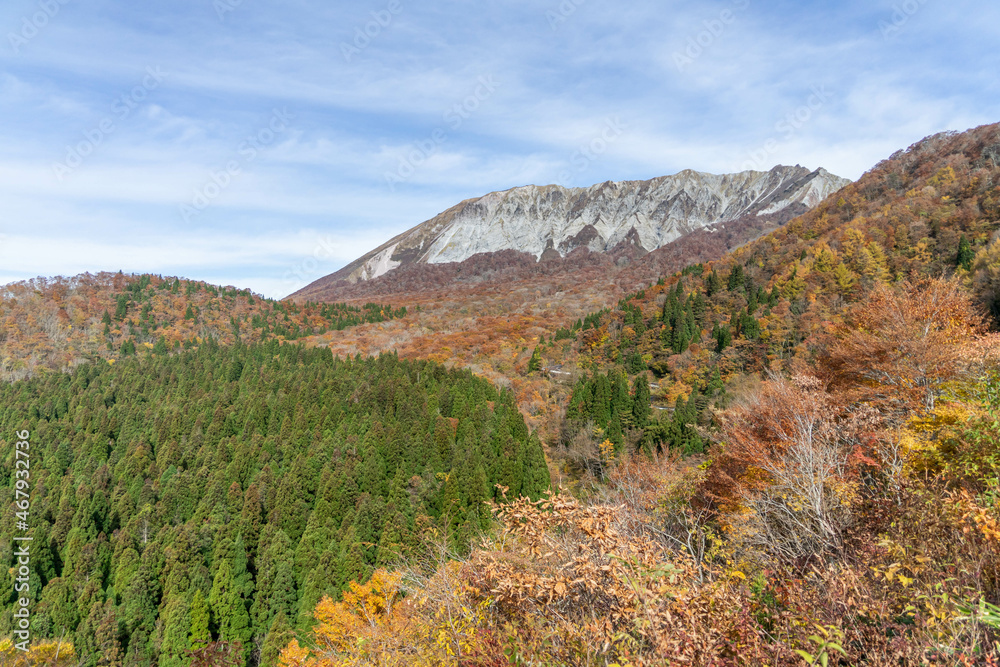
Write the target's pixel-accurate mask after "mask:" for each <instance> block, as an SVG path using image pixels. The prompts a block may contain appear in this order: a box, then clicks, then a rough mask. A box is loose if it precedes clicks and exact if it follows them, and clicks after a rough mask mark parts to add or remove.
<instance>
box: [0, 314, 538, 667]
mask: <svg viewBox="0 0 1000 667" xmlns="http://www.w3.org/2000/svg"><path fill="white" fill-rule="evenodd" d="M240 298H241V299H242V300H246V299H247V297H246V296H245V295H243V296H241V297H240ZM22 429H28V430H30V433H31V435H30V446H31V449H30V452H31V459H30V460H31V467H30V472H31V477H30V480H31V488H32V490H33V491H32V494H31V509H30V518H29V523H30V525H31V527H32V531H31V533H30V534H31V536H32V537H33V538H34V541H33V542H32V546H31V550H32V560H31V563H32V572H31V582H30V583H31V589H30V596H31V600H32V602H33V604H34V606H33V612H32V630H33V638H34V639H35V640H36V641H40V640H43V639H46V638H52V639H59V638H62V639H63V640H69V641H72V643H73V644H75V651H76V655H78V656H80V658H81V660H82V663H81V664H84V665H98V664H100V665H163V666H167V665H170V666H173V665H178V666H179V665H187V664H189V663H190V659H189V658H188V653H187V652H188V651H190V650H200V649H205V648H206V647H207V646H208V645H209V644H210V643H212V642H215V641H219V642H221V643H222V644H223V645H227V646H228V647H229V648H230V650H233V651H234V653H235V655H237V656H239V657H240V660H241V663H242V664H250V665H254V664H258V663H260V664H266V665H274V664H276V663H275V659H276V655H277V650H278V648H280V647H281V646H283V645H284V644H286V643H287V642H288V640H289V639H290V637H291V636H292V635H291V634H290V632H291V631H292V630H293V629H299V630H305V629H307V628H309V627H310V626H311V623H312V618H311V612H312V609H313V607H314V606H315V605H316V603H317V602H318V601H319V600H320V599H321V597H322V596H324V595H333V596H338V595H339V593H340V591H341V590H342V589H343V588H344V587H345V586H346V585H347V583H348V582H351V581H363V580H365V579H367V578H368V576H369V575H370V573H371V572H372V571H373V569H374V568H376V567H379V566H386V565H389V564H391V563H394V562H397V561H398V560H399V559H400V558H402V557H407V556H409V557H415V556H417V555H419V553H421V549H422V548H423V547H424V545H425V544H426V543H427V540H429V539H431V538H432V537H433V535H435V534H436V535H439V536H440V540H441V542H442V543H444V544H450V545H451V546H453V547H454V548H456V549H459V550H461V548H462V545H464V544H466V543H467V542H468V540H469V538H470V537H471V536H473V535H475V534H477V533H478V532H479V531H480V530H481V529H482V528H484V527H486V525H487V521H488V515H489V512H488V509H487V507H486V506H485V505H484V504H483V501H485V500H490V499H493V498H495V497H497V494H498V493H499V491H498V490H497V488H496V486H495V485H497V484H502V485H503V486H504V487H507V489H508V490H509V493H511V494H513V495H515V496H517V495H522V494H523V495H526V496H528V497H532V498H538V497H539V495H540V494H541V492H542V491H543V490H545V489H546V488H547V487H548V484H549V480H548V470H547V468H546V463H545V459H544V455H543V453H542V448H541V445H540V443H539V442H538V440H537V438H535V437H533V436H531V435H530V434H529V433H528V429H527V428H526V426H525V423H524V420H523V419H522V418H521V416H520V414H519V413H518V411H517V408H516V406H515V405H514V402H513V399H512V397H511V395H510V394H509V393H507V392H499V391H498V390H497V389H495V388H494V387H493V386H492V385H490V384H489V383H487V382H485V381H483V380H481V379H478V378H475V377H474V376H472V375H471V374H470V373H468V372H460V371H447V370H445V369H444V368H443V367H442V366H440V365H437V364H434V363H431V362H404V361H399V360H398V359H397V358H396V357H395V356H393V355H384V356H382V357H380V358H369V359H365V360H361V359H356V360H346V361H344V360H340V359H337V358H335V357H334V356H333V355H332V354H331V353H330V352H329V351H328V350H321V349H312V350H307V349H305V348H303V347H300V346H294V345H290V344H284V345H281V344H279V343H278V342H276V341H271V342H267V343H260V344H254V345H244V344H242V343H240V342H236V343H235V344H234V345H231V346H227V347H223V346H219V345H218V344H217V343H216V342H215V341H214V340H213V339H211V338H209V339H207V340H206V341H205V342H204V343H202V344H201V345H200V346H199V347H198V349H197V350H189V351H181V352H177V353H169V352H168V351H167V350H160V351H157V350H155V349H154V350H152V351H140V352H139V353H138V354H137V355H135V356H134V357H129V358H121V359H119V361H118V362H117V363H116V364H113V365H112V364H109V363H107V362H104V361H95V362H94V363H90V364H85V365H82V366H80V367H79V368H77V369H76V370H75V371H74V372H73V373H72V374H64V373H50V374H45V375H42V376H40V377H36V378H34V379H31V380H23V381H20V382H17V383H14V384H4V385H2V386H0V433H2V434H3V437H2V439H0V442H2V444H3V446H4V447H3V452H4V454H3V459H4V462H3V465H2V466H0V505H2V506H3V507H6V508H11V507H13V503H14V477H13V476H14V474H15V473H14V470H15V465H14V460H13V459H14V455H15V451H14V447H13V444H12V441H11V438H12V437H14V436H13V434H14V433H15V432H16V431H21V430H22ZM13 530H14V527H13V525H12V524H11V522H8V521H4V522H3V524H2V527H0V562H2V563H4V564H5V566H4V567H3V568H0V591H3V593H2V595H3V598H2V602H3V604H2V605H0V609H2V612H0V637H3V636H7V635H9V633H10V631H11V628H12V613H13V606H12V605H11V604H10V602H11V600H10V596H11V595H12V592H13V582H12V579H11V576H12V575H10V574H8V567H9V565H7V564H10V563H12V562H14V561H13V560H12V559H13V549H14V546H13V545H14V543H13V542H12V539H11V538H12V536H13V534H14V532H13ZM213 646H217V644H213ZM233 647H236V648H233ZM2 651H3V647H2V646H0V653H2ZM64 655H65V654H64ZM262 656H263V657H262Z"/></svg>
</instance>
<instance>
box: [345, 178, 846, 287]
mask: <svg viewBox="0 0 1000 667" xmlns="http://www.w3.org/2000/svg"><path fill="white" fill-rule="evenodd" d="M848 183H850V181H849V180H847V179H844V178H840V177H839V176H834V175H833V174H831V173H829V172H827V171H826V170H825V169H817V170H816V171H812V172H811V171H809V170H808V169H805V168H804V167H800V166H795V167H783V166H778V167H775V168H774V169H772V170H771V171H767V172H759V171H744V172H741V173H738V174H724V175H715V174H705V173H701V172H696V171H690V170H686V171H682V172H680V173H678V174H675V175H673V176H662V177H660V178H654V179H652V180H649V181H622V182H610V181H609V182H607V183H602V184H599V185H594V186H591V187H589V188H563V187H559V186H556V185H548V186H535V185H528V186H524V187H518V188H513V189H511V190H505V191H503V192H493V193H490V194H488V195H486V196H484V197H480V198H478V199H470V200H467V201H464V202H462V203H460V204H458V205H457V206H454V207H452V208H450V209H448V210H447V211H445V212H444V213H441V214H440V215H438V216H436V217H434V218H432V219H430V220H428V221H426V222H424V223H422V224H420V225H417V226H416V227H414V228H413V229H411V230H409V231H407V232H404V233H403V234H400V235H399V236H397V237H396V238H394V239H391V240H390V241H388V242H387V243H385V244H383V245H381V246H379V247H378V248H376V249H375V250H372V251H371V252H369V253H368V254H366V255H364V256H363V257H361V258H359V259H357V260H355V261H354V262H352V263H351V264H349V265H348V266H346V267H344V268H343V269H341V270H340V271H338V272H337V273H335V274H333V275H332V276H329V277H328V279H332V280H346V281H348V282H350V283H357V282H359V281H363V280H371V279H374V278H377V277H379V276H382V275H385V274H386V273H388V272H390V271H393V270H395V269H397V268H399V267H401V266H405V265H408V264H413V263H425V264H444V263H448V262H461V261H464V260H466V259H468V258H470V257H472V256H473V255H476V254H479V253H489V252H498V251H501V250H518V251H521V252H527V253H530V254H533V255H534V256H535V257H536V258H538V259H545V258H549V257H551V258H554V257H555V256H557V255H558V256H563V257H564V256H566V255H567V254H568V253H569V252H571V251H572V250H574V249H576V248H578V247H581V246H586V247H588V248H589V249H590V250H591V251H592V252H609V251H610V250H612V249H613V248H615V247H618V246H620V245H621V244H623V243H631V244H632V245H634V246H638V247H641V248H642V249H643V250H646V251H653V250H656V249H658V248H661V247H663V246H665V245H667V244H668V243H671V242H672V241H675V240H677V239H678V238H680V237H682V236H684V235H686V234H689V233H691V232H693V231H695V230H698V229H703V228H710V227H712V226H713V225H716V224H719V223H725V222H727V221H730V220H735V219H737V218H740V217H743V216H747V215H766V214H772V213H777V212H779V211H782V210H783V209H785V208H787V207H789V206H792V205H796V204H798V205H800V207H801V206H804V207H805V208H813V207H814V206H816V205H817V204H819V202H821V201H822V200H824V199H825V198H826V197H827V196H829V195H830V194H832V193H833V192H836V191H837V190H839V189H840V188H842V187H844V186H845V185H847V184H848Z"/></svg>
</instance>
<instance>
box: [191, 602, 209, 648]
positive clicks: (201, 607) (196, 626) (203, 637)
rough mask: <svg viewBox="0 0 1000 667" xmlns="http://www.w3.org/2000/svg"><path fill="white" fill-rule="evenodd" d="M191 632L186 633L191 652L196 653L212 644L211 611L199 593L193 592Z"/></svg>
mask: <svg viewBox="0 0 1000 667" xmlns="http://www.w3.org/2000/svg"><path fill="white" fill-rule="evenodd" d="M190 616H191V630H190V632H189V633H188V646H189V647H190V649H191V650H192V651H198V650H201V649H203V648H205V647H206V646H208V645H209V644H210V643H211V642H212V633H211V631H210V627H211V619H212V615H211V610H210V608H209V606H208V602H207V601H206V600H205V596H204V595H202V594H201V591H200V590H199V591H195V593H194V597H193V598H192V600H191V610H190Z"/></svg>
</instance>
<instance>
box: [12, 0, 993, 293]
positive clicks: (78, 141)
mask: <svg viewBox="0 0 1000 667" xmlns="http://www.w3.org/2000/svg"><path fill="white" fill-rule="evenodd" d="M998 45H1000V7H998V6H997V5H996V3H993V2H986V1H979V2H969V1H962V0H950V1H949V2H945V1H944V0H906V1H899V0H874V1H867V2H861V1H857V2H855V1H846V2H801V1H800V2H792V1H790V0H789V1H784V0H772V1H769V2H765V1H764V0H722V1H719V2H715V1H710V2H697V3H694V2H688V3H680V2H662V1H661V2H647V1H638V2H621V1H619V2H611V1H605V0H564V1H563V2H560V1H559V0H551V1H544V0H539V1H534V2H532V1H527V0H507V1H506V2H494V1H491V0H486V1H484V2H468V1H458V0H444V1H438V2H434V3H428V2H423V3H417V2H413V0H371V1H369V0H358V1H355V2H351V3H346V2H321V1H320V0H285V1H284V2H274V1H272V0H171V1H170V2H164V3H137V2H125V1H124V0H4V2H3V3H2V6H0V284H3V283H6V282H10V281H14V280H23V279H26V278H30V277H34V276H38V275H47V276H53V275H67V276H68V275H74V274H77V273H81V272H84V271H92V272H94V271H102V270H113V271H117V270H119V269H122V270H124V271H126V272H153V273H162V274H165V275H181V276H185V277H191V278H197V279H205V280H210V281H212V282H217V283H222V284H233V285H237V286H240V287H249V288H251V289H253V290H255V291H257V292H260V293H264V294H266V295H268V296H284V295H286V294H288V293H290V292H292V291H294V290H295V289H297V288H299V287H301V286H303V285H304V284H306V283H307V282H310V281H312V280H315V279H317V278H320V277H322V276H324V275H326V274H328V273H331V272H333V271H335V270H336V269H338V268H340V267H341V266H343V265H344V264H345V263H347V262H349V261H350V260H352V259H354V258H356V257H357V256H359V255H361V254H363V253H364V252H365V251H367V250H369V249H371V248H373V247H375V246H376V245H378V244H380V243H381V242H383V241H385V240H387V239H388V238H389V237H391V236H393V235H395V234H397V233H399V232H401V231H403V230H405V229H408V228H410V227H412V226H414V225H416V224H418V223H420V222H421V221H423V220H426V219H428V218H430V217H432V216H433V215H435V214H437V213H439V212H440V211H442V210H444V209H446V208H448V207H449V206H451V205H453V204H455V203H457V202H458V201H461V200H463V199H466V198H469V197H474V196H479V195H482V194H485V193H487V192H490V191H493V190H500V189H506V188H510V187H513V186H517V185H524V184H528V183H539V184H544V183H558V184H561V185H567V186H585V185H590V184H593V183H598V182H602V181H606V180H626V179H646V178H652V177H655V176H661V175H665V174H671V173H676V172H677V171H680V170H682V169H688V168H690V169H697V170H701V171H709V172H716V173H722V172H733V171H741V170H744V169H751V168H753V169H759V170H766V169H769V168H770V167H772V166H774V165H775V164H802V165H804V166H807V167H810V168H816V167H820V166H822V167H825V168H827V169H829V170H830V171H832V172H834V173H837V174H839V175H842V176H846V177H849V178H857V177H859V176H860V175H861V174H862V173H863V172H864V171H865V170H867V169H868V168H870V167H871V166H873V165H874V164H875V163H876V162H878V161H879V160H880V159H883V158H884V157H887V156H888V155H889V154H891V153H892V152H893V151H895V150H897V149H899V148H905V147H906V146H909V145H910V144H912V143H913V142H915V141H917V140H919V139H920V138H922V137H924V136H926V135H928V134H932V133H935V132H939V131H942V130H965V129H968V128H970V127H974V126H976V125H980V124H983V123H990V122H996V121H1000V82H998V81H1000V80H998V77H997V74H996V73H997V72H998V71H1000V48H998Z"/></svg>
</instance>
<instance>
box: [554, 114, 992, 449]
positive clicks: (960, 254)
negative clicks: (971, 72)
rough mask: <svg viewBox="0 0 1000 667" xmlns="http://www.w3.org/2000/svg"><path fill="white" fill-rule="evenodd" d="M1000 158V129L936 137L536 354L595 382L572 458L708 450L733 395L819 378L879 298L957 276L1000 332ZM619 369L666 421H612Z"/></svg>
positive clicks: (577, 394) (587, 390) (587, 383)
mask: <svg viewBox="0 0 1000 667" xmlns="http://www.w3.org/2000/svg"><path fill="white" fill-rule="evenodd" d="M998 159H1000V132H998V130H997V126H987V127H984V128H979V129H978V130H975V131H971V132H968V133H965V134H954V133H952V134H945V135H938V136H935V137H931V138H929V139H926V140H924V141H922V142H920V143H919V144H917V145H915V146H913V147H912V148H911V149H910V150H908V151H906V152H900V153H897V154H896V155H894V156H893V157H892V158H890V159H889V160H886V161H885V162H883V163H881V164H879V165H878V166H877V167H875V168H874V169H873V170H872V171H871V172H869V173H868V174H866V175H865V176H864V177H863V178H862V179H861V180H860V181H858V182H857V183H855V184H851V185H849V186H847V187H846V188H845V189H844V190H842V191H841V192H840V193H839V194H838V195H837V196H836V197H833V198H831V199H830V200H828V201H826V202H824V203H823V204H821V205H819V206H818V207H817V208H816V209H814V210H813V211H812V212H810V213H807V214H806V215H803V216H802V217H800V218H797V219H795V220H793V221H792V222H791V223H789V224H788V225H787V226H785V227H783V228H782V229H780V230H778V231H776V232H773V233H771V234H769V235H768V236H766V237H764V238H762V239H760V240H758V241H755V242H753V243H750V244H748V245H746V246H744V247H742V248H740V249H738V250H737V251H735V252H733V253H732V254H731V255H730V256H728V257H727V258H725V259H724V260H722V261H719V262H713V263H706V264H695V265H691V266H689V267H688V268H686V269H685V270H683V271H681V272H678V273H676V274H674V275H673V276H670V277H667V278H665V279H662V280H660V281H659V282H658V283H657V284H655V285H651V286H650V287H649V288H647V289H644V290H641V291H639V292H638V293H636V294H634V295H632V296H630V297H627V298H625V299H623V300H622V301H621V302H620V303H619V304H618V307H617V308H615V309H613V310H608V311H602V312H599V313H594V314H592V315H591V316H589V317H586V318H583V319H581V320H580V321H578V322H577V323H576V324H575V325H574V326H573V327H569V328H567V329H565V330H563V331H561V332H557V335H556V336H553V337H552V338H551V339H549V340H548V341H545V342H543V344H541V345H540V346H538V347H537V348H536V350H535V355H536V359H537V365H538V366H539V367H541V366H548V365H557V364H572V365H573V366H575V367H577V368H579V369H580V370H581V371H583V373H584V374H585V375H586V377H585V378H584V379H581V380H579V381H578V383H577V386H576V387H575V388H574V390H573V394H572V398H571V400H570V402H569V408H568V411H567V413H566V417H567V420H568V421H567V422H565V424H564V425H563V429H562V438H563V441H564V442H565V443H566V445H567V447H568V448H569V450H571V451H570V454H571V457H578V456H579V453H580V451H581V449H586V450H587V451H589V452H591V453H592V454H596V452H597V450H598V445H599V443H600V442H601V440H602V439H603V437H604V435H605V433H606V434H607V436H608V437H609V438H610V440H611V441H612V442H613V443H614V444H615V447H616V451H619V452H620V451H622V449H623V448H625V449H630V450H634V449H636V448H643V449H645V450H647V451H649V450H650V448H660V449H662V448H663V447H665V446H666V447H674V448H680V449H683V450H684V451H688V452H692V451H701V449H702V448H703V446H704V444H705V443H706V442H707V440H706V437H705V434H704V430H705V428H708V427H709V426H710V425H711V423H712V408H713V407H723V406H725V405H726V400H727V399H726V394H727V392H726V390H725V387H726V385H735V388H734V390H735V393H737V394H738V393H740V392H741V391H742V390H743V388H744V387H745V380H744V378H747V377H760V376H762V375H765V374H767V373H769V372H777V373H780V374H788V373H793V372H797V371H800V370H802V369H804V368H808V367H810V366H812V365H813V364H814V363H815V362H816V361H817V359H818V358H819V357H820V356H822V354H823V353H824V351H825V342H826V341H827V340H828V339H829V337H830V336H832V335H834V334H835V332H836V331H837V329H838V327H841V326H843V325H845V316H846V315H847V314H848V313H849V312H850V307H851V304H854V303H857V302H859V301H863V300H864V299H865V298H866V297H867V295H869V294H870V293H871V291H872V290H873V289H874V288H876V287H877V286H879V285H892V284H898V283H901V282H902V281H910V282H911V283H913V284H914V285H916V284H919V283H920V282H921V281H923V280H926V279H929V278H932V277H947V276H954V279H955V280H956V281H958V282H959V283H961V284H962V285H963V286H964V287H965V288H966V289H967V290H968V291H969V293H970V294H971V295H972V297H973V299H974V300H975V302H976V303H977V305H978V307H980V308H982V309H983V310H984V312H986V313H987V314H988V315H989V316H990V317H992V319H993V320H994V323H1000V240H998V237H997V235H996V234H997V230H998V229H1000V169H998V166H997V162H996V160H998ZM567 339H571V340H574V341H575V343H574V344H573V345H572V347H569V346H567V343H566V341H567ZM872 362H873V363H875V360H873V361H872ZM609 368H610V369H617V370H612V373H619V374H620V375H621V377H622V378H623V379H622V380H620V382H625V383H628V385H629V386H631V387H632V388H633V390H634V389H635V387H639V386H645V385H646V382H640V381H638V380H636V379H635V377H636V375H637V374H641V375H642V376H643V377H644V378H646V379H647V380H648V382H650V383H653V386H654V391H653V401H654V402H655V403H656V404H657V405H658V406H659V407H660V408H662V410H660V411H658V412H662V413H663V414H662V416H664V417H665V420H661V421H657V420H653V421H651V422H650V423H646V421H645V420H642V423H637V422H636V421H635V420H634V419H632V418H630V416H629V414H628V410H627V409H626V410H624V411H623V410H616V409H615V403H614V402H612V403H611V413H609V414H605V410H606V406H607V404H608V400H607V398H608V397H609V396H611V395H612V394H609V393H608V392H609V391H610V388H611V387H612V385H614V382H615V380H614V377H613V376H612V377H611V379H610V381H609V380H608V379H607V378H608V377H609V376H607V375H606V374H604V373H602V372H596V374H595V371H602V370H604V369H609ZM630 377H631V378H633V379H631V380H630V379H629V378H630ZM618 393H620V392H618ZM633 393H634V392H633ZM730 393H732V392H730ZM621 402H622V401H621V400H619V401H618V403H621ZM618 413H621V416H620V417H619V416H618ZM594 426H597V427H598V429H599V430H598V431H595V430H594V428H593V427H594ZM699 429H701V431H702V434H701V435H699ZM588 434H589V435H588Z"/></svg>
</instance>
